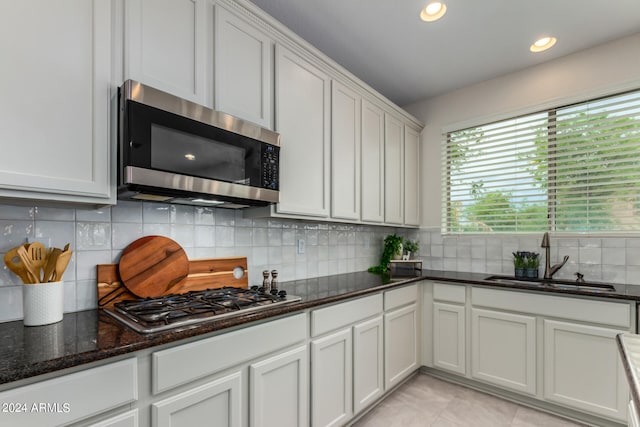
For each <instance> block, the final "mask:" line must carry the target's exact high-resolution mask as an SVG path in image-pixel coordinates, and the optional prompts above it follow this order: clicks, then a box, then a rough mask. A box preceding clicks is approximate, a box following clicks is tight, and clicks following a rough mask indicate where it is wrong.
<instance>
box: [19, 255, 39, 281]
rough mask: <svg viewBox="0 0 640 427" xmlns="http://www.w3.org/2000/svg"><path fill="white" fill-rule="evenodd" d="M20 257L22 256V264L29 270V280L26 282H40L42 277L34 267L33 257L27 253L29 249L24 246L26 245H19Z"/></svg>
mask: <svg viewBox="0 0 640 427" xmlns="http://www.w3.org/2000/svg"><path fill="white" fill-rule="evenodd" d="M18 257H19V258H20V261H22V265H23V266H24V268H25V270H26V271H27V276H28V281H27V282H25V283H40V279H39V278H38V275H37V274H36V272H35V270H34V269H33V264H32V263H31V258H30V257H29V254H28V253H27V250H26V249H25V248H24V246H19V247H18Z"/></svg>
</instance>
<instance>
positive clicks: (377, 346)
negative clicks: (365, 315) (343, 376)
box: [353, 316, 384, 414]
mask: <svg viewBox="0 0 640 427" xmlns="http://www.w3.org/2000/svg"><path fill="white" fill-rule="evenodd" d="M382 328H383V320H382V316H378V317H376V318H375V319H371V320H369V321H366V322H362V323H360V324H357V325H355V326H354V327H353V412H354V413H355V414H357V413H358V412H360V411H361V410H363V409H364V408H366V407H367V406H369V405H370V404H371V403H373V402H374V401H375V400H376V399H377V398H379V397H380V396H382V394H383V393H384V376H383V367H384V364H383V360H382V359H383V355H384V353H383V344H384V342H383V336H384V335H383V329H382Z"/></svg>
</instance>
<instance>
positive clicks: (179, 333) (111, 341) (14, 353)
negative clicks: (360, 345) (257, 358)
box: [0, 270, 640, 384]
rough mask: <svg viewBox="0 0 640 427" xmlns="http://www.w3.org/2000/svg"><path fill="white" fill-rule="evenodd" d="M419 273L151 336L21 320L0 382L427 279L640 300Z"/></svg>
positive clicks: (309, 286)
mask: <svg viewBox="0 0 640 427" xmlns="http://www.w3.org/2000/svg"><path fill="white" fill-rule="evenodd" d="M421 274H422V275H421V276H419V277H413V278H405V279H399V280H390V279H389V278H388V277H381V276H379V275H375V274H371V273H367V272H359V273H348V274H340V275H334V276H325V277H319V278H311V279H305V280H297V281H290V282H282V283H281V284H280V288H281V289H285V290H286V291H287V292H288V293H289V294H292V295H297V296H300V297H301V298H302V301H300V302H297V303H293V304H288V305H282V306H277V307H274V308H265V309H264V310H259V311H255V312H250V313H244V314H243V313H240V314H238V315H237V316H229V317H224V318H221V319H218V320H212V321H211V322H206V323H201V324H198V325H195V326H191V327H189V328H185V329H183V330H172V331H167V332H161V333H156V334H149V335H142V334H138V333H137V332H135V331H133V330H132V329H130V328H128V327H127V326H124V325H122V324H120V323H119V322H118V321H117V320H115V319H113V318H112V317H110V316H109V315H107V314H105V313H103V312H102V311H101V310H88V311H82V312H76V313H68V314H65V316H64V319H63V321H62V322H59V323H56V324H53V325H47V326H37V327H25V326H23V324H22V321H16V322H7V323H2V324H0V339H2V342H3V344H4V345H3V346H2V349H0V384H6V383H10V382H14V381H18V380H22V379H26V378H30V377H33V376H36V375H41V374H45V373H50V372H55V371H58V370H61V369H64V368H71V367H74V366H78V365H82V364H85V363H90V362H95V361H99V360H104V359H108V358H111V357H114V356H119V355H124V354H128V353H132V352H134V351H138V350H143V349H147V348H151V347H155V346H159V345H163V344H169V343H173V342H176V341H179V340H183V339H187V338H192V337H197V336H200V335H203V336H204V335H205V334H210V333H215V332H219V331H221V330H224V329H227V328H232V327H239V326H242V325H245V324H248V323H250V322H256V321H263V320H265V319H268V318H271V317H274V316H280V315H284V314H288V313H293V312H296V311H301V310H305V309H308V308H312V307H317V306H320V305H324V304H330V303H334V302H337V301H341V300H346V299H349V298H354V297H359V296H362V295H366V294H370V293H375V292H379V291H382V290H386V289H390V288H393V287H397V286H402V285H405V284H408V283H411V282H414V281H418V280H423V279H429V280H437V281H441V282H442V281H444V282H463V283H469V284H476V285H484V286H487V285H491V286H494V287H497V288H511V289H518V290H527V291H539V292H553V293H561V294H565V295H567V294H573V295H580V296H594V297H598V298H612V299H622V300H636V301H640V287H636V286H626V285H615V290H614V291H612V292H606V293H603V292H590V291H588V290H578V289H576V290H567V289H554V288H544V287H541V286H509V285H508V284H490V283H488V282H487V281H486V280H484V279H485V278H486V277H487V276H488V275H487V274H477V273H457V272H448V271H435V270H422V272H421Z"/></svg>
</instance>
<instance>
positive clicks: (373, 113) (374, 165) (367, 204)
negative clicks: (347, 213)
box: [360, 99, 384, 222]
mask: <svg viewBox="0 0 640 427" xmlns="http://www.w3.org/2000/svg"><path fill="white" fill-rule="evenodd" d="M361 159H362V164H361V168H362V169H361V170H362V173H361V177H362V185H361V193H360V194H361V208H362V214H361V218H362V221H367V222H383V221H384V112H383V111H382V109H381V108H379V107H377V106H375V105H374V104H372V103H371V102H369V101H367V100H366V99H363V100H362V157H361Z"/></svg>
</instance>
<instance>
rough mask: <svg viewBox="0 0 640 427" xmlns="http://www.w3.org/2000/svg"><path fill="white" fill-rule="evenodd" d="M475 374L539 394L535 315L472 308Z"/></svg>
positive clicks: (525, 391)
mask: <svg viewBox="0 0 640 427" xmlns="http://www.w3.org/2000/svg"><path fill="white" fill-rule="evenodd" d="M471 376H472V377H473V378H476V379H479V380H483V381H486V382H489V383H492V384H496V385H498V386H501V387H506V388H509V389H511V390H515V391H518V392H521V393H526V394H531V395H535V394H536V319H535V317H532V316H524V315H518V314H512V313H503V312H498V311H492V310H482V309H477V308H474V309H472V310H471Z"/></svg>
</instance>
